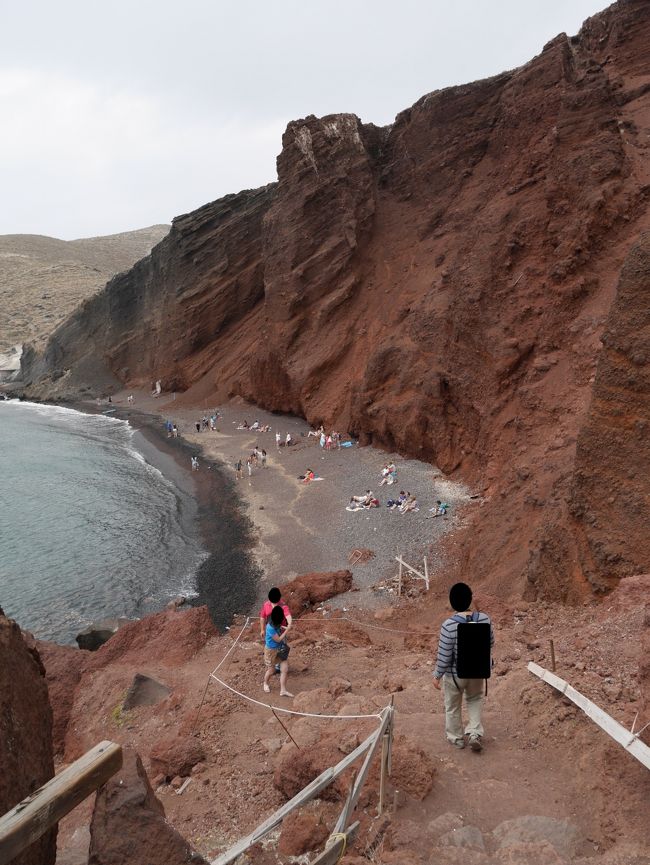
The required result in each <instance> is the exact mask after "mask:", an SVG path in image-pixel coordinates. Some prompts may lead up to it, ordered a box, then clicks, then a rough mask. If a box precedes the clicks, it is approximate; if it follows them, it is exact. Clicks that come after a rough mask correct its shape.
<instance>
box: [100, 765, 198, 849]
mask: <svg viewBox="0 0 650 865" xmlns="http://www.w3.org/2000/svg"><path fill="white" fill-rule="evenodd" d="M188 862H192V863H196V865H200V863H205V859H203V857H202V856H200V855H199V854H198V853H196V852H195V851H194V850H192V848H191V847H190V845H189V844H188V842H187V841H186V840H185V838H183V837H182V836H181V835H179V833H178V832H176V830H175V829H173V828H172V827H171V826H170V825H169V823H167V821H166V819H165V809H164V808H163V806H162V804H161V802H160V801H159V800H158V799H157V798H156V796H155V794H154V792H153V790H152V789H151V785H150V783H149V779H148V778H147V774H146V772H145V771H144V768H143V766H142V761H141V760H140V757H139V756H138V755H137V754H136V753H135V752H134V751H130V750H125V752H124V762H123V765H122V768H121V769H120V771H119V772H117V774H115V775H113V777H112V778H111V779H110V780H109V781H108V782H107V783H106V784H105V785H104V786H103V787H102V788H101V789H100V790H99V792H98V793H97V800H96V802H95V810H94V811H93V817H92V822H91V824H90V853H89V859H88V865H151V863H155V865H184V863H188Z"/></svg>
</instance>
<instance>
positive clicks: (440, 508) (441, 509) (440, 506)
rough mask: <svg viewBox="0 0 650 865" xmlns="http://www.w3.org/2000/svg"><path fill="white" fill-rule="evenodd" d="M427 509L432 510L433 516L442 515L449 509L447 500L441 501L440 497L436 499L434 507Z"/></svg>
mask: <svg viewBox="0 0 650 865" xmlns="http://www.w3.org/2000/svg"><path fill="white" fill-rule="evenodd" d="M429 510H430V511H432V512H433V515H434V517H444V516H445V515H446V514H447V511H448V510H449V505H448V504H447V502H441V501H440V499H436V506H435V508H429Z"/></svg>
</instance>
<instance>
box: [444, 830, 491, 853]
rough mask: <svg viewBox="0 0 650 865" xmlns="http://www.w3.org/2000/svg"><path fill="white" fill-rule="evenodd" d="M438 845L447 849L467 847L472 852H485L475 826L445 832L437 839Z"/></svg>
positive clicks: (481, 838)
mask: <svg viewBox="0 0 650 865" xmlns="http://www.w3.org/2000/svg"><path fill="white" fill-rule="evenodd" d="M438 843H439V844H444V845H447V846H449V847H469V848H470V849H472V850H480V851H482V852H485V841H484V840H483V835H482V833H481V831H480V830H479V829H477V828H476V826H460V827H458V828H456V829H452V830H451V832H445V833H444V835H441V836H440V838H439V839H438Z"/></svg>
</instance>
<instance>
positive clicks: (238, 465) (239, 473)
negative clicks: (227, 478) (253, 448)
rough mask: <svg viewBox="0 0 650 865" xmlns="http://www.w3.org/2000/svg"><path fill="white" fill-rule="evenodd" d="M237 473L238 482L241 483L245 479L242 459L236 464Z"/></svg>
mask: <svg viewBox="0 0 650 865" xmlns="http://www.w3.org/2000/svg"><path fill="white" fill-rule="evenodd" d="M235 471H236V472H237V480H238V481H240V480H241V479H242V477H243V472H242V462H241V457H240V458H239V459H238V460H237V462H236V463H235Z"/></svg>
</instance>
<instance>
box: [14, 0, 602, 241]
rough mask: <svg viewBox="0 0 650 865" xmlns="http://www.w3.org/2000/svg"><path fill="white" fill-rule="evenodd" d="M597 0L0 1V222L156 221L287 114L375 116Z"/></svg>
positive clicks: (260, 141) (204, 191)
mask: <svg viewBox="0 0 650 865" xmlns="http://www.w3.org/2000/svg"><path fill="white" fill-rule="evenodd" d="M606 5H607V3H606V0H492V2H488V0H454V2H442V0H392V2H389V0H328V2H324V0H319V2H316V0H314V2H311V0H230V2H222V0H176V2H170V0H105V2H98V0H0V112H1V113H0V116H1V117H2V124H1V125H0V234H15V233H30V234H48V235H53V236H55V237H61V238H64V239H72V238H75V237H89V236H93V235H97V234H110V233H114V232H118V231H126V230H130V229H133V228H141V227H144V226H146V225H151V224H154V223H160V222H169V221H171V219H172V217H173V216H176V215H178V214H181V213H186V212H187V211H189V210H192V209H194V208H195V207H198V206H200V205H201V204H204V203H206V202H207V201H212V200H214V199H215V198H219V197H220V196H222V195H225V194H226V193H228V192H236V191H238V190H240V189H245V188H252V187H256V186H261V185H262V184H265V183H268V182H270V181H272V180H275V177H276V173H275V158H276V156H277V154H278V152H279V150H280V146H281V136H282V132H283V131H284V128H285V126H286V124H287V123H288V121H289V120H293V119H297V118H300V117H305V116H306V115H308V114H316V115H324V114H330V113H333V112H338V111H351V112H354V113H355V114H358V115H359V116H360V117H361V119H362V120H363V121H364V122H372V123H376V124H381V125H384V124H387V123H391V122H392V120H393V119H394V117H395V115H396V114H397V113H398V112H399V111H402V110H403V109H404V108H407V107H408V106H409V105H412V104H413V102H415V101H416V100H417V99H419V98H420V96H422V95H424V94H425V93H428V92H430V91H431V90H436V89H438V88H440V87H446V86H448V85H452V84H461V83H465V82H468V81H473V80H476V79H477V78H484V77H486V76H489V75H493V74H495V73H497V72H501V71H503V70H504V69H511V68H513V67H515V66H519V65H520V64H522V63H525V62H526V61H527V60H529V59H531V58H532V57H533V56H534V55H535V54H538V53H539V52H540V51H541V49H542V46H543V45H544V44H545V43H546V42H547V41H548V40H549V39H551V38H553V37H554V36H555V35H557V34H558V33H560V32H562V31H565V32H567V33H569V34H574V33H576V32H577V31H578V30H579V28H580V25H581V23H582V21H583V20H584V19H585V18H587V17H588V16H589V15H592V14H594V13H595V12H598V11H600V9H602V8H604V7H605V6H606Z"/></svg>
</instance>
